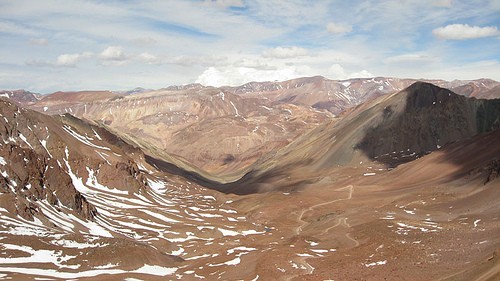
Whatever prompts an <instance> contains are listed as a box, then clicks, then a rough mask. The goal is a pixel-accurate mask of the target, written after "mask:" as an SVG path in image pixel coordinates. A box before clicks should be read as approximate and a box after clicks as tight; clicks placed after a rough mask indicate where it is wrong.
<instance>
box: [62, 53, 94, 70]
mask: <svg viewBox="0 0 500 281" xmlns="http://www.w3.org/2000/svg"><path fill="white" fill-rule="evenodd" d="M92 56H93V54H92V53H91V52H84V53H81V54H62V55H60V56H58V57H57V61H56V66H68V67H73V66H76V64H77V63H78V62H79V61H80V60H82V59H84V58H90V57H92Z"/></svg>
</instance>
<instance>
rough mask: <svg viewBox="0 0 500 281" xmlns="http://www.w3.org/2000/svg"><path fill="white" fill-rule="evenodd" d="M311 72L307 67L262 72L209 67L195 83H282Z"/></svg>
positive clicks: (260, 70)
mask: <svg viewBox="0 0 500 281" xmlns="http://www.w3.org/2000/svg"><path fill="white" fill-rule="evenodd" d="M311 75H313V71H312V69H311V68H310V67H308V66H293V65H291V66H283V67H279V68H277V69H274V70H262V69H256V68H250V67H234V66H228V67H209V68H208V69H206V70H205V71H204V72H203V73H202V74H201V75H200V76H198V79H196V83H200V84H202V85H206V86H216V87H218V86H238V85H242V84H245V83H248V82H252V81H258V82H262V81H283V80H289V79H293V78H297V77H303V76H311Z"/></svg>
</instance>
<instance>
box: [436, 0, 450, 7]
mask: <svg viewBox="0 0 500 281" xmlns="http://www.w3.org/2000/svg"><path fill="white" fill-rule="evenodd" d="M433 6H435V7H442V8H451V7H452V6H453V0H435V1H434V3H433Z"/></svg>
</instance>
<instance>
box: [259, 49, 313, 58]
mask: <svg viewBox="0 0 500 281" xmlns="http://www.w3.org/2000/svg"><path fill="white" fill-rule="evenodd" d="M262 55H263V57H265V58H278V59H287V58H295V57H302V56H306V55H307V50H306V49H304V48H300V47H296V46H293V47H276V48H273V49H269V50H266V51H264V53H263V54H262Z"/></svg>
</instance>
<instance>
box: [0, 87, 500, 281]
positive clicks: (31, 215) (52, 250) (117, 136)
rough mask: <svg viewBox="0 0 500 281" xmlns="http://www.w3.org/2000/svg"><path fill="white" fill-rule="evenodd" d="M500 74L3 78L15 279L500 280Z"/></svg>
mask: <svg viewBox="0 0 500 281" xmlns="http://www.w3.org/2000/svg"><path fill="white" fill-rule="evenodd" d="M499 85H500V83H498V82H496V81H493V80H488V79H480V80H473V81H458V80H455V81H452V82H447V81H442V80H432V81H417V80H414V79H396V78H382V77H379V78H371V79H350V80H342V81H337V80H328V79H325V78H323V77H309V78H300V79H294V80H288V81H283V82H260V83H257V82H252V83H248V84H245V85H242V86H239V87H221V88H215V87H204V86H201V85H198V84H191V85H185V86H176V87H168V88H164V89H159V90H141V91H137V92H136V91H133V92H131V93H115V92H110V91H82V92H56V93H53V94H49V95H38V94H34V93H30V92H25V91H22V90H19V91H2V92H1V93H0V137H1V140H0V147H1V149H0V221H1V223H0V279H1V280H70V279H71V280H201V279H203V280H247V281H250V280H464V281H465V280H478V281H479V280H483V281H484V280H500V205H499V204H498V200H499V198H500V177H499V174H500V145H499V143H500V95H499V91H498V87H499Z"/></svg>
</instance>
